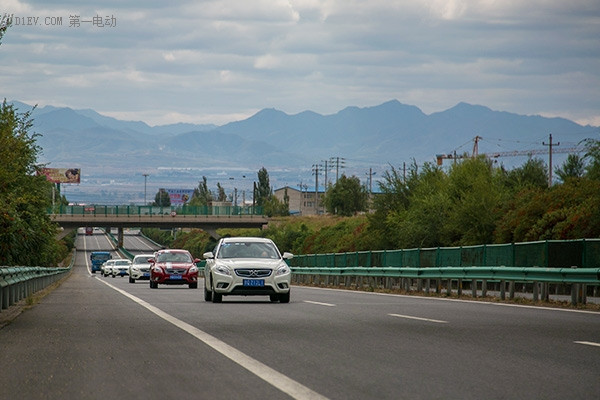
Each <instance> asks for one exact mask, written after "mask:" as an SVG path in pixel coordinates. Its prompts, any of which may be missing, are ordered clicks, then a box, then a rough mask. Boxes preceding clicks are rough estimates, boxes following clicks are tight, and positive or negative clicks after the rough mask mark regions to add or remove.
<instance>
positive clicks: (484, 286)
mask: <svg viewBox="0 0 600 400" xmlns="http://www.w3.org/2000/svg"><path fill="white" fill-rule="evenodd" d="M486 296H487V279H484V280H482V281H481V297H486Z"/></svg>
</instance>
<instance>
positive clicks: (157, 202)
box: [153, 189, 171, 207]
mask: <svg viewBox="0 0 600 400" xmlns="http://www.w3.org/2000/svg"><path fill="white" fill-rule="evenodd" d="M153 205H154V206H157V207H170V206H171V198H170V197H169V193H167V191H166V190H165V189H158V192H157V193H156V196H154V204H153Z"/></svg>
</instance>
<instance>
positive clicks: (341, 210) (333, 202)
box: [323, 174, 369, 216]
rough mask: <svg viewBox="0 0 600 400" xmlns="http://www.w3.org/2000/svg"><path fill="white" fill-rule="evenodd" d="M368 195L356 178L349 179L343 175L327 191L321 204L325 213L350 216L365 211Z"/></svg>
mask: <svg viewBox="0 0 600 400" xmlns="http://www.w3.org/2000/svg"><path fill="white" fill-rule="evenodd" d="M368 197H369V194H368V192H367V189H366V188H365V187H364V186H362V185H361V184H360V179H358V178H357V177H356V176H352V177H350V178H348V177H346V175H345V174H343V175H342V176H341V177H340V179H338V181H337V182H336V183H335V184H334V185H332V186H330V187H329V189H327V192H326V193H325V198H324V199H323V202H324V204H325V209H326V210H327V212H329V213H331V214H336V215H342V216H350V215H354V214H356V213H357V212H359V211H366V209H367V199H368Z"/></svg>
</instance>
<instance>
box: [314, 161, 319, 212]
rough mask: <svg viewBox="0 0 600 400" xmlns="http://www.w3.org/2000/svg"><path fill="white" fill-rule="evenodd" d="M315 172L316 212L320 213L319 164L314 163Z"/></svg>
mask: <svg viewBox="0 0 600 400" xmlns="http://www.w3.org/2000/svg"><path fill="white" fill-rule="evenodd" d="M313 173H314V174H315V214H316V215H319V164H314V165H313Z"/></svg>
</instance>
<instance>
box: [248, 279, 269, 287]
mask: <svg viewBox="0 0 600 400" xmlns="http://www.w3.org/2000/svg"><path fill="white" fill-rule="evenodd" d="M244 286H265V280H264V279H244Z"/></svg>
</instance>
